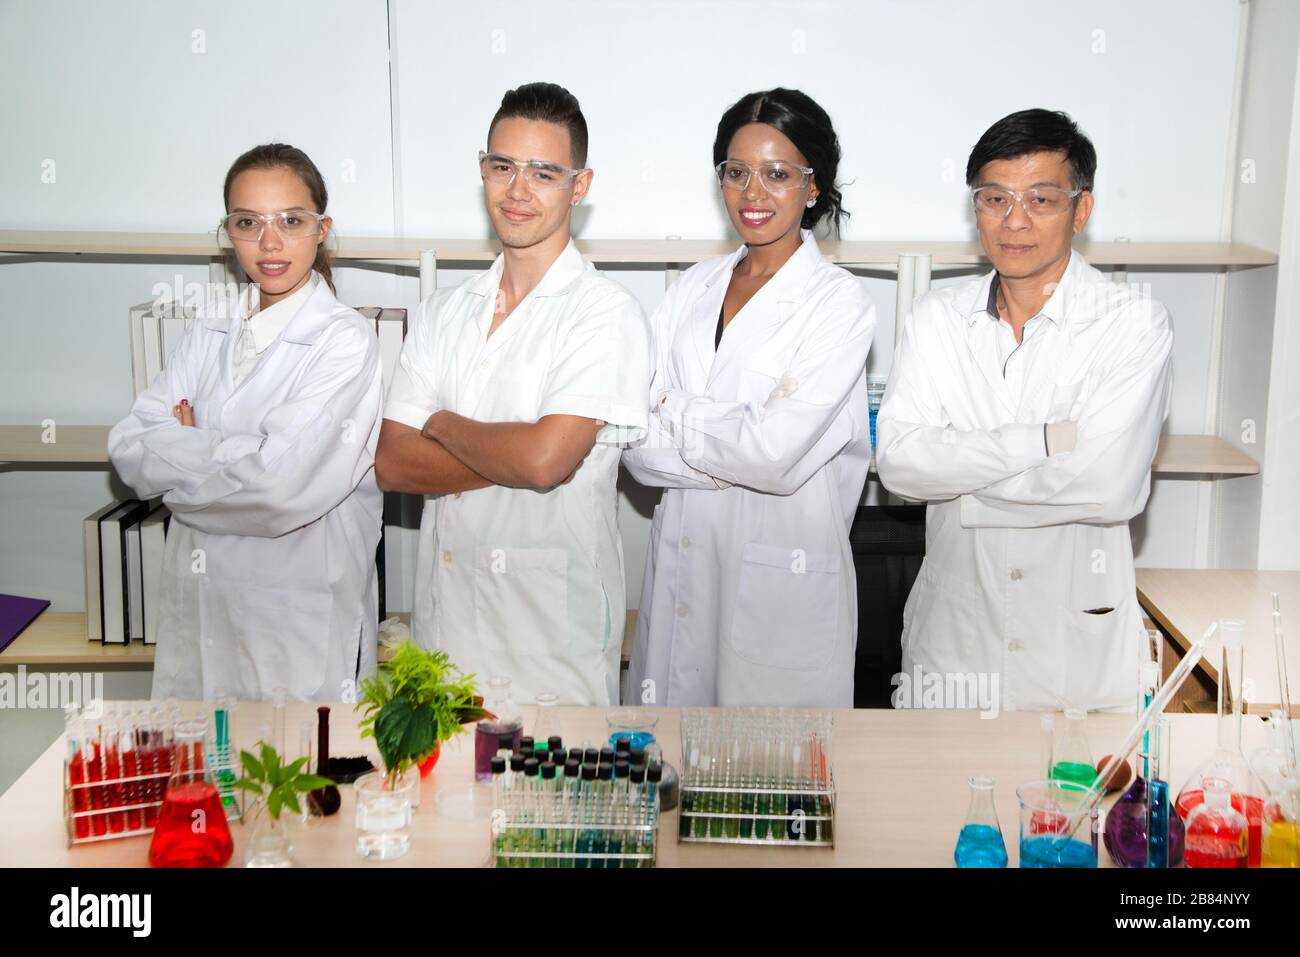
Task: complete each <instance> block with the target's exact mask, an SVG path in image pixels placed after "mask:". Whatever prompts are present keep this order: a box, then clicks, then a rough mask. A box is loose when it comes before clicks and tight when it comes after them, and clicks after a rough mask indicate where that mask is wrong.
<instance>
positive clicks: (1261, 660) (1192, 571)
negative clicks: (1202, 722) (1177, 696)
mask: <svg viewBox="0 0 1300 957" xmlns="http://www.w3.org/2000/svg"><path fill="white" fill-rule="evenodd" d="M1137 591H1138V602H1139V603H1140V604H1141V605H1142V607H1143V608H1144V609H1145V610H1146V612H1147V614H1149V615H1150V616H1151V617H1152V618H1153V619H1155V621H1156V623H1157V624H1159V625H1160V627H1161V629H1162V630H1163V631H1164V633H1165V634H1166V635H1168V637H1169V638H1170V639H1171V640H1172V641H1173V643H1174V644H1175V645H1176V646H1177V647H1179V648H1181V649H1182V650H1183V651H1186V650H1187V649H1188V648H1190V647H1191V645H1192V641H1193V640H1195V639H1197V638H1199V637H1200V636H1201V635H1203V634H1204V633H1205V630H1206V629H1207V628H1209V627H1210V624H1211V623H1212V622H1214V621H1217V620H1218V619H1220V618H1234V619H1236V620H1238V621H1240V622H1241V623H1242V625H1243V626H1244V627H1243V629H1242V641H1243V645H1244V647H1245V655H1244V658H1243V661H1244V665H1245V676H1244V678H1243V681H1242V688H1243V691H1244V692H1245V695H1246V701H1247V707H1248V710H1249V711H1250V713H1251V714H1262V715H1267V714H1268V713H1269V712H1270V711H1272V710H1274V709H1275V708H1279V707H1281V704H1280V698H1281V696H1280V695H1279V693H1278V685H1277V654H1276V652H1275V651H1274V647H1275V646H1274V641H1273V617H1272V615H1273V604H1272V599H1271V597H1270V595H1271V593H1272V592H1277V593H1278V598H1279V599H1280V600H1281V603H1282V623H1283V631H1284V633H1285V635H1286V666H1287V675H1288V681H1289V684H1290V689H1291V696H1292V701H1291V716H1292V717H1300V701H1297V698H1300V572H1270V571H1250V570H1233V569H1219V568H1139V569H1138V570H1137ZM1220 655H1221V652H1220V650H1219V647H1218V644H1217V642H1211V644H1210V648H1209V649H1208V650H1207V653H1206V656H1205V657H1204V658H1202V659H1201V663H1200V665H1199V666H1198V667H1199V669H1200V670H1202V671H1203V672H1204V673H1205V674H1206V675H1207V676H1208V677H1209V678H1210V679H1211V680H1212V681H1213V682H1214V684H1215V686H1217V685H1218V682H1219V667H1220V664H1221V661H1222V659H1221V657H1220Z"/></svg>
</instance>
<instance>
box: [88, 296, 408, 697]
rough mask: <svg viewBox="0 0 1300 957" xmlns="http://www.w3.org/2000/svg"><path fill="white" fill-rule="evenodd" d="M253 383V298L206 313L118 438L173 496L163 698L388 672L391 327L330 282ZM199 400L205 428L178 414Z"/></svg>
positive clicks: (161, 642) (240, 692) (128, 473)
mask: <svg viewBox="0 0 1300 957" xmlns="http://www.w3.org/2000/svg"><path fill="white" fill-rule="evenodd" d="M311 282H313V283H315V284H316V288H315V290H314V291H313V292H312V293H311V295H310V296H309V297H308V298H307V299H306V301H305V302H304V303H303V305H302V307H301V308H300V309H299V311H298V312H297V313H296V314H295V315H294V317H293V319H292V320H291V321H290V322H289V324H288V326H287V327H286V328H285V329H284V330H283V331H282V332H281V333H280V335H279V337H278V338H277V339H276V340H275V342H274V343H273V344H272V345H271V346H270V347H269V349H267V351H266V352H265V354H264V355H263V356H262V357H261V359H260V361H259V362H258V364H257V366H256V367H255V368H254V369H253V371H252V372H251V373H250V374H249V376H248V378H246V379H245V380H244V381H243V382H242V383H241V384H240V385H239V386H238V387H234V386H233V379H232V368H233V364H234V361H235V358H236V356H235V350H236V347H237V346H238V342H239V330H240V323H241V322H242V320H243V316H244V315H245V314H246V313H247V309H248V301H249V300H248V296H247V294H245V295H244V296H242V297H241V298H240V300H239V301H238V304H237V305H235V306H234V307H233V308H231V309H222V310H211V311H216V312H225V313H228V314H227V315H220V314H217V315H210V316H208V317H203V316H200V317H199V318H197V319H195V320H194V322H193V323H192V324H191V326H190V328H189V330H188V331H187V332H186V334H185V337H184V338H183V339H182V340H181V342H180V343H179V344H178V345H177V346H176V349H175V350H174V351H173V353H172V354H171V356H169V357H168V360H167V364H166V366H165V367H164V368H163V370H162V372H160V373H159V374H158V376H157V377H156V378H155V379H154V381H153V383H152V384H151V385H150V387H149V389H148V390H147V391H145V392H144V393H142V394H141V395H140V396H139V397H138V398H137V399H136V401H135V404H134V405H133V406H132V408H131V413H130V414H129V415H128V416H127V417H126V418H125V419H123V420H122V421H121V422H119V423H118V424H117V425H116V426H115V427H114V428H113V430H112V431H111V432H110V433H109V438H108V451H109V456H110V457H111V459H112V462H113V466H114V468H116V469H117V472H118V474H119V475H120V476H121V477H122V479H123V481H125V482H126V483H127V484H128V485H130V486H131V487H132V488H133V489H135V491H136V494H137V495H139V496H141V497H149V496H155V495H162V496H163V502H164V503H165V504H166V505H167V506H168V508H169V509H170V510H171V513H172V521H171V527H170V529H169V531H168V534H167V546H166V552H165V556H166V557H165V567H164V571H163V597H162V610H161V618H160V630H159V638H158V648H157V653H156V658H155V662H154V682H153V695H154V697H155V698H162V697H168V696H171V695H175V696H177V697H179V698H185V699H200V698H201V699H211V698H212V697H213V696H214V695H215V694H217V693H218V692H222V691H224V692H225V693H227V694H231V695H235V696H237V697H239V698H242V699H247V700H258V699H263V698H267V697H269V696H270V693H271V691H272V689H274V688H276V687H284V688H286V689H288V691H289V693H290V695H291V696H292V697H293V698H295V699H298V700H303V701H310V700H318V701H338V700H340V699H341V698H342V696H343V694H344V692H346V691H347V690H348V686H347V684H346V683H347V682H349V681H353V680H355V679H357V678H358V675H360V676H366V675H369V674H373V672H374V669H375V652H376V647H375V644H376V627H377V623H376V618H377V617H378V612H377V598H378V590H377V581H376V576H375V562H374V559H375V547H376V545H377V544H378V541H379V532H380V517H381V510H382V501H383V500H382V495H381V493H380V491H379V487H378V485H377V484H376V483H375V477H374V452H375V445H376V443H377V441H378V435H379V414H380V406H381V404H382V401H383V384H382V381H381V378H380V376H381V372H380V364H379V343H378V339H377V337H376V336H375V331H374V329H373V328H372V327H370V326H369V325H368V324H367V323H366V321H365V320H364V319H363V318H362V317H361V316H360V315H359V314H358V313H357V312H356V311H355V310H353V309H350V308H349V307H347V306H345V305H343V304H342V303H341V302H339V301H338V300H337V299H336V298H335V297H334V294H333V293H332V292H331V291H330V289H329V287H328V286H327V285H326V284H325V282H324V281H323V280H321V279H320V277H319V276H317V275H315V274H313V277H312V279H311ZM182 398H185V399H189V401H190V402H191V404H192V405H193V406H194V417H195V426H196V427H187V426H182V425H180V424H179V423H178V422H177V421H176V420H175V419H174V418H173V417H172V406H173V405H175V404H176V403H177V402H179V401H180V400H181V399H182Z"/></svg>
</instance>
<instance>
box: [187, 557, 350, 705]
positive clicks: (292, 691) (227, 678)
mask: <svg viewBox="0 0 1300 957" xmlns="http://www.w3.org/2000/svg"><path fill="white" fill-rule="evenodd" d="M201 593H206V598H207V599H208V600H207V601H205V602H203V603H202V606H203V608H202V610H203V615H202V617H203V631H204V636H203V642H204V647H203V649H202V653H203V664H204V669H203V670H204V684H205V685H208V684H211V686H212V687H213V688H224V689H226V690H228V691H230V692H231V693H232V694H235V693H237V694H239V695H240V696H241V697H249V698H267V697H270V695H271V692H272V691H273V690H274V689H275V688H284V689H286V690H287V691H288V692H289V695H290V696H291V697H292V698H294V699H297V700H303V701H310V700H312V699H313V698H314V697H315V696H316V695H317V693H318V692H320V691H321V690H322V689H321V683H322V682H323V681H324V680H325V671H326V668H327V666H328V665H329V663H330V661H329V658H330V655H331V654H333V653H334V651H335V649H333V648H332V647H331V642H330V634H331V632H332V630H333V629H332V628H331V619H332V615H333V610H334V597H333V595H331V594H330V592H328V591H306V590H300V589H292V588H265V587H261V586H258V585H252V584H249V583H247V582H221V583H218V582H211V583H210V584H209V587H208V588H207V589H201ZM208 639H211V640H212V641H213V645H211V646H208V645H207V640H208ZM209 679H211V681H209ZM236 689H238V690H237V691H236ZM338 693H340V692H339V691H335V692H334V693H333V694H332V697H337V696H338Z"/></svg>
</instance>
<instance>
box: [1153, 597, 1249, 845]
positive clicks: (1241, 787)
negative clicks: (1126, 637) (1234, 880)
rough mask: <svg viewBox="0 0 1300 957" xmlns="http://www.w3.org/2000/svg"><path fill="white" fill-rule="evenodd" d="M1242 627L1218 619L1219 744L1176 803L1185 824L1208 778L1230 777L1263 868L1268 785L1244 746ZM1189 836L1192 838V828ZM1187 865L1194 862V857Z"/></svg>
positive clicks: (1234, 802)
mask: <svg viewBox="0 0 1300 957" xmlns="http://www.w3.org/2000/svg"><path fill="white" fill-rule="evenodd" d="M1241 631H1242V626H1241V622H1239V621H1229V620H1223V621H1220V622H1219V627H1218V632H1219V637H1220V640H1221V642H1222V649H1223V661H1222V665H1221V669H1220V671H1219V707H1218V710H1219V729H1218V744H1217V746H1216V747H1215V749H1214V751H1213V752H1211V753H1210V755H1209V756H1208V757H1207V758H1206V759H1205V760H1204V761H1203V762H1201V764H1200V766H1199V767H1197V768H1196V770H1194V771H1193V772H1192V774H1191V776H1190V777H1188V779H1187V783H1186V784H1184V785H1183V789H1182V790H1181V791H1179V792H1178V800H1177V801H1176V802H1175V804H1174V807H1175V808H1176V809H1177V811H1178V815H1179V817H1181V818H1182V819H1183V823H1184V825H1185V824H1187V822H1188V820H1189V817H1190V815H1191V813H1192V811H1193V810H1194V809H1195V808H1196V807H1197V806H1198V805H1199V804H1200V803H1201V802H1202V801H1203V800H1204V792H1203V789H1202V786H1201V785H1202V782H1203V781H1204V780H1205V779H1206V778H1211V779H1213V780H1216V781H1223V782H1225V784H1226V785H1227V787H1228V790H1229V793H1230V795H1231V803H1232V806H1233V807H1234V808H1236V810H1237V811H1238V812H1240V813H1241V814H1242V815H1243V816H1244V817H1245V818H1246V824H1247V847H1248V852H1249V861H1250V866H1251V867H1259V865H1260V863H1261V856H1262V851H1263V847H1262V841H1263V834H1262V830H1263V818H1264V801H1265V799H1266V798H1267V796H1268V789H1267V788H1266V787H1265V786H1264V782H1263V781H1261V780H1260V778H1259V775H1258V774H1256V773H1255V771H1254V770H1253V769H1252V768H1251V766H1250V763H1249V762H1248V761H1247V760H1246V756H1245V754H1244V753H1243V752H1242V750H1241V712H1242V684H1241V682H1242V675H1243V674H1244V673H1245V672H1244V671H1243V667H1244V664H1245V662H1244V653H1243V650H1242V637H1241ZM1188 836H1189V838H1190V830H1189V834H1188ZM1189 854H1190V847H1189ZM1188 866H1189V867H1190V866H1192V865H1191V863H1190V861H1189V862H1188Z"/></svg>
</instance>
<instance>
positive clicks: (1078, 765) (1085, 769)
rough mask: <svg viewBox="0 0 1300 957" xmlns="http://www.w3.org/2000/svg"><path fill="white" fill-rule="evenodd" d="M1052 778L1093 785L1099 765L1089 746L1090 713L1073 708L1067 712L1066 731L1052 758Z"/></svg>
mask: <svg viewBox="0 0 1300 957" xmlns="http://www.w3.org/2000/svg"><path fill="white" fill-rule="evenodd" d="M1051 777H1052V780H1053V781H1068V782H1070V783H1071V784H1077V785H1079V786H1080V787H1084V788H1087V787H1091V786H1092V782H1093V781H1095V780H1096V778H1097V766H1096V764H1095V763H1093V760H1092V751H1091V750H1090V749H1089V748H1088V713H1087V712H1086V711H1082V710H1079V709H1077V708H1072V709H1070V710H1068V711H1066V712H1065V732H1064V734H1063V736H1062V740H1061V745H1060V747H1058V748H1056V749H1055V750H1054V753H1053V760H1052V775H1051Z"/></svg>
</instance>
